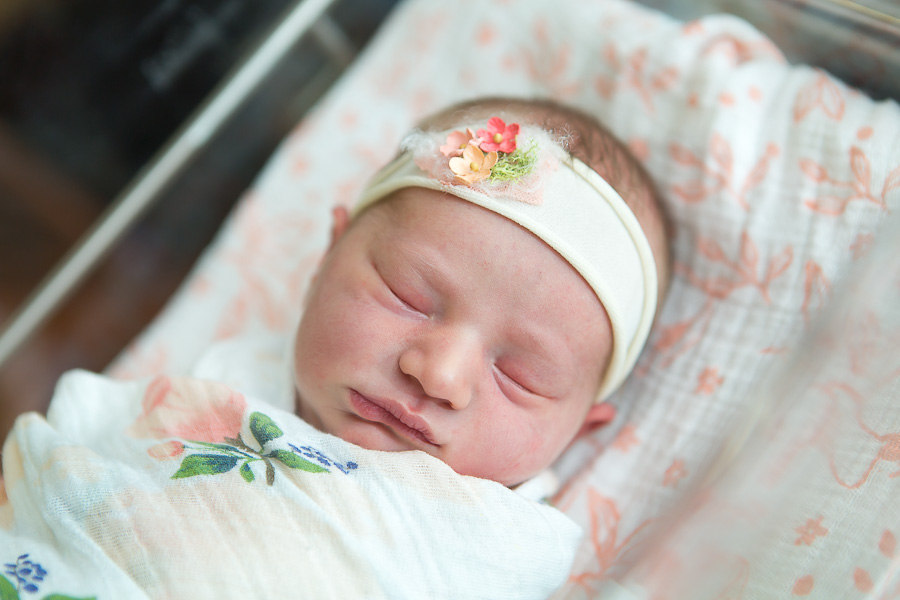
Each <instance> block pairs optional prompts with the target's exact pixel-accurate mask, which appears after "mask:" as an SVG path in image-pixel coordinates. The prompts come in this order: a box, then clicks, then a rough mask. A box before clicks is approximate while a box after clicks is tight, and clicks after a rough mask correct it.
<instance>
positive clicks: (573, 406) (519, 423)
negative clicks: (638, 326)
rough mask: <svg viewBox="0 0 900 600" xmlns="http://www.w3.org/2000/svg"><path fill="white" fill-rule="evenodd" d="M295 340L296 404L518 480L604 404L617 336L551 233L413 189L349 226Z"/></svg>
mask: <svg viewBox="0 0 900 600" xmlns="http://www.w3.org/2000/svg"><path fill="white" fill-rule="evenodd" d="M337 233H338V239H337V240H336V241H335V242H333V245H332V247H331V249H330V250H329V252H328V254H327V255H326V257H325V259H324V261H323V263H322V266H321V269H320V271H319V273H318V275H317V276H316V279H315V280H314V282H313V284H312V287H311V289H310V294H309V297H308V304H307V307H306V310H305V312H304V316H303V319H302V321H301V323H300V328H299V330H298V334H297V339H296V353H295V364H294V369H295V376H296V382H297V391H298V412H299V414H300V416H301V417H303V418H304V419H305V420H306V421H308V422H309V423H310V424H312V425H313V426H316V427H318V428H319V429H321V430H323V431H326V432H328V433H331V434H333V435H336V436H339V437H341V438H343V439H344V440H347V441H349V442H352V443H354V444H357V445H359V446H363V447H365V448H370V449H375V450H390V451H395V450H423V451H425V452H427V453H429V454H432V455H434V456H436V457H437V458H439V459H441V460H443V461H444V462H446V463H447V464H449V465H450V466H451V467H452V468H453V469H454V470H455V471H457V472H458V473H461V474H463V475H474V476H478V477H484V478H487V479H492V480H495V481H499V482H501V483H503V484H506V485H513V484H516V483H519V482H521V481H524V480H525V479H527V478H529V477H531V476H533V475H535V474H536V473H538V472H540V471H541V470H542V469H544V468H545V467H547V466H548V465H549V464H550V463H551V462H552V461H553V460H555V459H556V458H557V457H558V456H559V454H560V453H561V452H562V451H563V450H564V449H565V448H566V446H567V445H568V444H569V443H570V442H571V441H572V439H573V438H574V437H575V435H576V434H577V433H578V432H579V430H580V429H581V428H582V426H583V424H584V423H585V420H586V419H587V420H588V421H591V420H592V415H600V414H603V415H606V416H605V417H598V418H608V417H609V416H611V412H610V411H598V410H597V409H598V407H597V406H592V405H593V401H594V398H595V394H596V392H597V389H598V386H599V383H600V380H601V376H602V374H603V371H604V369H605V366H606V364H607V361H608V358H609V355H610V351H611V348H612V334H611V329H610V325H609V320H608V318H607V316H606V312H605V310H604V309H603V307H602V305H601V304H600V302H599V301H598V300H597V297H596V296H595V295H594V293H593V291H592V290H591V288H590V287H589V286H588V285H587V283H585V281H584V280H583V279H582V278H581V277H580V276H579V275H578V274H577V272H576V271H575V270H574V269H573V268H572V267H571V266H570V265H569V264H568V263H567V262H565V261H564V260H563V259H562V258H561V257H560V256H559V255H557V254H556V253H555V252H554V251H553V250H552V249H550V248H549V247H548V246H546V245H545V244H544V243H543V242H542V241H540V240H539V239H538V238H537V237H535V236H534V235H532V234H531V233H529V232H527V231H526V230H524V229H522V228H521V227H519V226H518V225H516V224H514V223H513V222H511V221H509V220H507V219H505V218H504V217H501V216H499V215H497V214H495V213H493V212H490V211H488V210H485V209H483V208H481V207H478V206H475V205H473V204H470V203H468V202H465V201H463V200H460V199H458V198H455V197H453V196H449V195H444V194H441V193H440V192H436V191H432V190H425V189H421V188H407V189H404V190H401V191H399V192H397V193H396V194H395V196H394V197H393V198H392V199H390V200H387V201H382V202H381V203H380V204H378V205H375V206H374V207H372V208H370V209H369V210H368V211H367V212H365V213H364V214H363V215H361V216H360V217H359V218H358V220H357V222H355V223H354V224H352V226H350V227H349V228H347V229H346V230H345V231H341V228H340V227H338V231H337Z"/></svg>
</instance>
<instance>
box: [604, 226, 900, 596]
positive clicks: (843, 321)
mask: <svg viewBox="0 0 900 600" xmlns="http://www.w3.org/2000/svg"><path fill="white" fill-rule="evenodd" d="M882 228H883V231H882V232H881V235H880V236H879V239H880V240H881V241H880V242H879V243H877V244H876V245H875V246H874V247H873V248H872V249H871V251H870V254H869V256H868V257H866V259H865V260H864V261H862V262H861V263H860V264H859V268H858V269H856V270H855V271H854V272H852V273H850V274H849V275H848V277H847V278H846V279H845V280H844V281H840V282H837V283H836V284H835V285H834V289H833V297H832V302H831V304H830V305H829V307H828V309H827V310H826V311H824V313H823V314H822V315H821V317H822V318H820V319H819V321H818V323H817V324H816V325H814V326H813V327H811V328H810V330H809V333H808V334H807V335H806V336H805V337H804V338H803V339H802V341H801V342H800V343H799V344H798V345H797V347H795V348H794V349H793V350H792V359H791V360H790V361H787V365H786V368H784V369H782V370H781V371H780V372H779V373H777V374H774V376H773V377H770V378H768V381H765V382H762V384H761V386H760V387H759V388H758V390H757V392H756V394H755V396H756V398H755V401H754V402H750V403H747V405H748V406H751V407H752V408H750V409H748V412H747V414H746V415H745V418H744V420H743V424H742V426H740V427H739V428H738V429H737V430H736V431H734V433H733V434H732V435H731V436H730V437H729V439H728V441H727V442H726V443H725V445H724V447H723V448H722V453H721V458H720V460H719V461H718V462H717V463H716V464H715V465H714V466H713V467H712V468H711V470H710V472H709V475H708V477H707V478H706V479H705V481H704V483H703V484H702V485H701V486H699V488H698V489H696V490H695V491H694V493H692V494H688V495H687V496H686V500H685V501H684V502H683V504H682V505H681V506H680V508H679V510H676V511H673V513H672V516H671V517H669V519H668V523H667V524H666V525H664V526H661V527H660V529H659V533H658V535H657V537H656V539H653V540H649V541H648V543H647V544H646V545H644V548H646V549H647V551H645V552H644V553H642V554H640V555H638V556H634V557H633V558H632V561H631V565H629V566H628V568H627V570H626V572H625V573H624V575H622V576H621V577H619V578H617V580H616V581H610V582H607V583H608V585H607V587H606V588H605V589H604V593H605V594H607V595H604V596H603V597H610V598H620V597H621V598H646V599H651V598H652V599H655V600H662V599H682V598H691V599H693V600H702V599H706V598H710V599H712V598H786V597H794V596H798V597H803V596H807V597H812V598H847V597H854V598H857V597H866V598H885V599H886V598H896V597H897V595H898V594H900V546H898V544H897V538H898V536H900V510H897V505H896V497H897V496H896V494H897V492H898V491H900V351H898V350H900V258H898V256H897V253H896V241H897V240H898V239H900V216H898V215H894V216H893V217H891V218H890V219H888V220H886V221H885V223H884V224H883V225H882ZM809 546H817V552H816V553H815V554H814V556H815V559H814V560H813V561H812V563H810V562H808V561H809V556H810V555H809V553H808V547H809ZM801 550H802V551H801ZM823 566H824V567H827V568H824V569H823V568H822V567H823Z"/></svg>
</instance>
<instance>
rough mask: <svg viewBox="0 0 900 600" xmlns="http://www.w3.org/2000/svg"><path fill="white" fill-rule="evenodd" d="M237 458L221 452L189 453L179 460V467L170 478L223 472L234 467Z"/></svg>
mask: <svg viewBox="0 0 900 600" xmlns="http://www.w3.org/2000/svg"><path fill="white" fill-rule="evenodd" d="M237 460H238V459H237V457H236V456H227V455H222V454H191V455H190V456H186V457H185V458H184V460H183V461H181V468H180V469H178V471H176V472H175V474H174V475H172V479H181V478H182V477H193V476H194V475H215V474H217V473H225V472H226V471H230V470H231V469H233V468H234V465H236V464H237Z"/></svg>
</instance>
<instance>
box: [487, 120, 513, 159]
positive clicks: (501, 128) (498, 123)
mask: <svg viewBox="0 0 900 600" xmlns="http://www.w3.org/2000/svg"><path fill="white" fill-rule="evenodd" d="M487 127H488V128H487V129H479V130H478V137H479V138H481V140H482V142H481V144H480V145H479V148H481V149H482V150H485V151H487V152H498V151H499V152H505V153H506V154H509V153H511V152H515V151H516V136H517V135H519V124H518V123H513V124H511V125H507V124H506V123H504V122H503V119H501V118H500V117H491V118H490V119H488V122H487Z"/></svg>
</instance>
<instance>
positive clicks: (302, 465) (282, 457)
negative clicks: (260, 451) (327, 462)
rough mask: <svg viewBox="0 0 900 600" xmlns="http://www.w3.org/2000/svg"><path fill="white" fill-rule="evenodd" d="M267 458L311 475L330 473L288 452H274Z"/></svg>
mask: <svg viewBox="0 0 900 600" xmlns="http://www.w3.org/2000/svg"><path fill="white" fill-rule="evenodd" d="M266 456H271V457H272V458H274V459H275V460H279V461H281V462H282V463H284V464H285V465H287V466H289V467H290V468H292V469H301V470H303V471H308V472H310V473H322V472H326V473H327V472H328V469H326V468H325V467H322V466H319V465H317V464H316V463H314V462H310V461H308V460H306V459H305V458H301V457H300V456H297V455H296V454H294V453H293V452H288V451H287V450H273V451H272V452H270V453H268V454H267V455H266Z"/></svg>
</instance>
